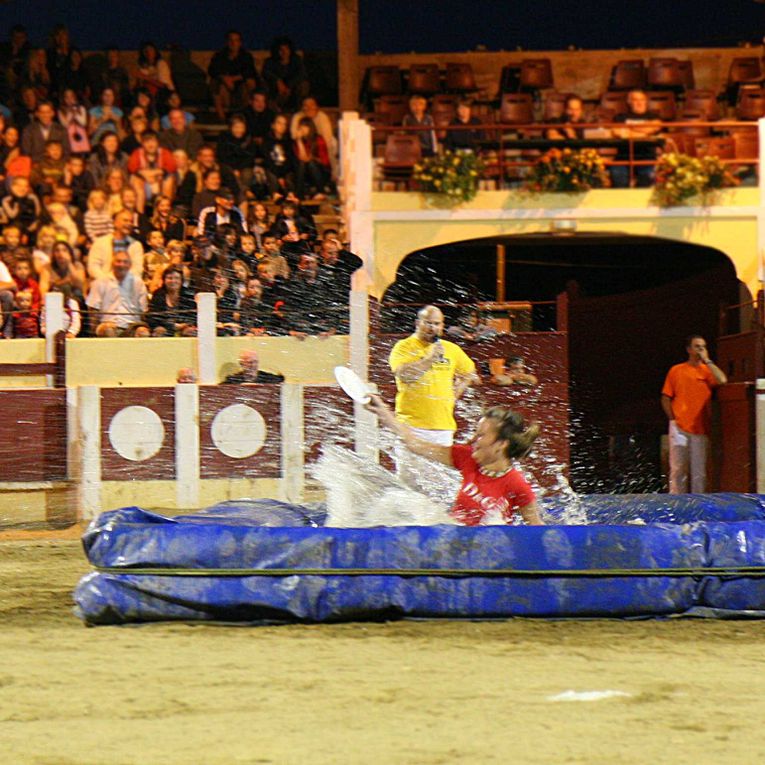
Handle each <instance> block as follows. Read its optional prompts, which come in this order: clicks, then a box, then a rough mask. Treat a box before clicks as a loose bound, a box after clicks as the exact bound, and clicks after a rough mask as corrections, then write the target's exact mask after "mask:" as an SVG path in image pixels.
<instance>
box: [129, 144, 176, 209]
mask: <svg viewBox="0 0 765 765" xmlns="http://www.w3.org/2000/svg"><path fill="white" fill-rule="evenodd" d="M128 172H129V173H130V174H131V178H130V183H131V185H132V186H133V188H134V189H135V190H136V193H137V194H138V199H139V201H138V209H139V210H141V212H143V204H142V201H143V200H145V201H147V202H148V201H150V200H152V199H154V197H156V196H158V195H159V194H164V195H165V196H167V197H170V198H171V199H172V198H173V194H174V190H173V176H172V174H173V173H174V172H175V160H174V159H173V155H172V154H171V153H170V152H169V151H168V150H167V149H163V148H162V147H161V146H160V145H159V138H158V137H157V134H156V133H155V132H154V131H153V130H147V131H146V132H145V133H144V134H143V135H142V136H141V148H140V149H136V150H135V151H134V152H133V153H132V154H131V155H130V159H129V160H128Z"/></svg>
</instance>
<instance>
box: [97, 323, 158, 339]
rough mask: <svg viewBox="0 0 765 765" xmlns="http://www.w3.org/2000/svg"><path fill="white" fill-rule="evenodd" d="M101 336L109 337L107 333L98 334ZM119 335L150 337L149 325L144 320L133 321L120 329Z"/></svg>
mask: <svg viewBox="0 0 765 765" xmlns="http://www.w3.org/2000/svg"><path fill="white" fill-rule="evenodd" d="M102 336H106V337H109V335H108V333H107V334H106V335H99V337H102ZM120 337H151V327H150V326H149V325H148V324H147V323H146V322H145V321H134V322H133V323H132V324H130V325H129V326H127V327H125V329H124V330H122V332H121V333H120Z"/></svg>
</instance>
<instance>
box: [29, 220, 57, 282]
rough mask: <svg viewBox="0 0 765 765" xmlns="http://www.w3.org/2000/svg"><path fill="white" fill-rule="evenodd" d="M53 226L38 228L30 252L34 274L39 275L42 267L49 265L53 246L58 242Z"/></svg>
mask: <svg viewBox="0 0 765 765" xmlns="http://www.w3.org/2000/svg"><path fill="white" fill-rule="evenodd" d="M57 236H58V235H57V232H56V228H55V226H40V228H39V229H38V230H37V237H36V238H35V247H34V249H33V250H32V263H33V264H34V270H35V273H36V274H38V275H39V274H41V273H42V271H43V269H44V267H45V266H46V265H48V263H50V256H51V254H52V253H53V245H54V244H56V242H57V241H58V239H57Z"/></svg>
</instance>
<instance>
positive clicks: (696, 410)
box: [661, 361, 718, 435]
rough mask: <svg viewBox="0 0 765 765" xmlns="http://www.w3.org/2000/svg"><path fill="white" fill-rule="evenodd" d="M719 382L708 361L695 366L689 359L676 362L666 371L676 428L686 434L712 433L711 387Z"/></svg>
mask: <svg viewBox="0 0 765 765" xmlns="http://www.w3.org/2000/svg"><path fill="white" fill-rule="evenodd" d="M717 385H718V382H717V380H715V378H714V375H713V374H712V373H711V372H710V371H709V367H707V365H706V364H699V365H698V366H694V365H693V364H690V363H688V362H687V361H686V362H685V363H683V364H675V366H673V367H672V368H671V369H670V370H669V372H668V373H667V379H666V380H665V381H664V387H663V388H662V389H661V392H662V394H663V395H665V396H668V397H669V398H671V399H672V411H673V412H674V414H675V420H676V422H677V427H678V428H680V429H681V430H684V431H685V432H686V433H695V434H698V435H709V433H710V429H711V427H710V426H711V406H710V402H711V400H712V390H713V389H714V388H716V387H717Z"/></svg>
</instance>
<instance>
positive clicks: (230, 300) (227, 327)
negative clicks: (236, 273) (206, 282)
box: [213, 268, 239, 335]
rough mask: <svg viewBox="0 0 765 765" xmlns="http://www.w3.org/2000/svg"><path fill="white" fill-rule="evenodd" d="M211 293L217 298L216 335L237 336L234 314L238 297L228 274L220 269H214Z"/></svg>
mask: <svg viewBox="0 0 765 765" xmlns="http://www.w3.org/2000/svg"><path fill="white" fill-rule="evenodd" d="M213 291H214V292H215V296H216V298H217V303H216V308H217V313H218V322H217V328H218V334H219V335H238V334H239V324H238V323H237V321H236V312H237V309H238V308H239V295H238V294H237V291H236V290H235V289H234V288H233V287H232V286H231V281H230V279H229V278H228V274H227V273H226V271H225V270H224V269H222V268H216V269H215V272H214V273H213Z"/></svg>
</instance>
